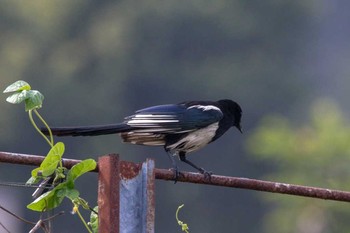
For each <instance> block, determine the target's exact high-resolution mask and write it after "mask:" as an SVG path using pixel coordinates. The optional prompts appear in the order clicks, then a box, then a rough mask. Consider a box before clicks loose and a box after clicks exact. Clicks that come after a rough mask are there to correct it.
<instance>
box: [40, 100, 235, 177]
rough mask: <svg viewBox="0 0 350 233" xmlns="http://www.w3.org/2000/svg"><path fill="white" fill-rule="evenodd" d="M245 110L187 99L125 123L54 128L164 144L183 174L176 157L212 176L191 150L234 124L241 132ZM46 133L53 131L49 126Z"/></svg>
mask: <svg viewBox="0 0 350 233" xmlns="http://www.w3.org/2000/svg"><path fill="white" fill-rule="evenodd" d="M241 116H242V109H241V107H240V106H239V104H237V103H236V102H234V101H232V100H229V99H223V100H219V101H186V102H182V103H179V104H166V105H157V106H153V107H148V108H144V109H141V110H138V111H136V112H135V113H134V114H133V115H131V116H128V117H126V118H125V119H124V121H123V122H122V123H119V124H110V125H96V126H83V127H52V128H51V131H52V134H53V135H56V136H98V135H106V134H117V133H119V134H120V136H121V138H122V140H123V141H124V142H127V143H132V144H138V145H146V146H163V147H164V149H165V151H166V152H167V154H168V156H169V158H170V159H171V161H172V166H173V168H174V171H175V175H174V176H175V180H176V179H177V177H178V175H179V173H178V168H177V164H176V161H175V159H174V157H175V156H178V157H179V159H180V161H182V162H185V163H187V164H188V165H190V166H192V167H193V168H195V169H196V170H198V171H199V172H200V173H202V174H204V175H206V176H208V175H209V176H210V175H211V173H210V172H207V171H206V170H204V169H203V168H201V167H198V166H197V165H195V164H194V163H192V162H191V161H189V160H188V159H187V158H186V155H187V154H188V153H190V152H193V151H196V150H199V149H201V148H203V147H204V146H206V145H207V144H209V143H211V142H213V141H215V140H216V139H218V138H219V137H221V136H222V135H223V134H224V133H225V132H226V131H227V130H228V129H229V128H231V127H232V126H234V127H236V128H237V129H238V130H239V131H240V132H241V133H242V128H241ZM41 130H42V132H43V133H44V134H46V135H47V134H49V132H48V130H47V129H45V128H42V129H41Z"/></svg>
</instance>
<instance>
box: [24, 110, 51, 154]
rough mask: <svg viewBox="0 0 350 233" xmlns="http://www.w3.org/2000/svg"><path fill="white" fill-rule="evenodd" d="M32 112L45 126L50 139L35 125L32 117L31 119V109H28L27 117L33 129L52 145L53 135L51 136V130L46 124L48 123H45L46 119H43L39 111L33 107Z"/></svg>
mask: <svg viewBox="0 0 350 233" xmlns="http://www.w3.org/2000/svg"><path fill="white" fill-rule="evenodd" d="M34 113H35V115H36V116H37V117H38V118H39V119H40V121H41V122H42V123H43V124H44V125H45V127H46V128H47V129H48V131H49V134H50V140H49V139H48V137H46V136H45V134H43V133H42V132H41V130H40V129H39V127H38V126H37V125H36V123H35V121H34V119H33V111H32V110H29V119H30V122H31V123H32V125H33V126H34V128H35V130H36V131H38V133H39V134H40V135H41V136H42V137H43V138H44V139H45V140H46V142H47V143H48V144H49V145H50V146H51V147H53V137H52V132H51V129H50V127H49V126H48V124H47V123H46V121H45V120H44V118H42V117H41V115H40V114H39V112H38V111H37V110H36V109H34Z"/></svg>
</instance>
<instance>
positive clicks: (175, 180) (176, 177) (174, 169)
mask: <svg viewBox="0 0 350 233" xmlns="http://www.w3.org/2000/svg"><path fill="white" fill-rule="evenodd" d="M170 170H172V171H173V172H174V184H176V183H177V180H178V179H179V176H180V172H179V170H178V168H177V167H173V168H170Z"/></svg>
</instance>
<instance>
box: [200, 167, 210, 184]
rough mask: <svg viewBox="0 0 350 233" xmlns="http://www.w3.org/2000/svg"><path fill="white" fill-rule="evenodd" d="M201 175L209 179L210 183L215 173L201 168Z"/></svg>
mask: <svg viewBox="0 0 350 233" xmlns="http://www.w3.org/2000/svg"><path fill="white" fill-rule="evenodd" d="M200 173H202V174H203V175H204V177H205V179H208V180H209V181H210V179H211V175H212V174H213V172H211V171H206V170H204V169H203V168H201V170H200Z"/></svg>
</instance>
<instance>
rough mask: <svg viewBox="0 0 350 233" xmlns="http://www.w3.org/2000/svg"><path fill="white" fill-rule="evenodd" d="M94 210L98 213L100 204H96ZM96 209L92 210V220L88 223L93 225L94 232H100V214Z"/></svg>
mask: <svg viewBox="0 0 350 233" xmlns="http://www.w3.org/2000/svg"><path fill="white" fill-rule="evenodd" d="M94 211H96V212H97V213H98V206H95V208H94ZM94 211H91V214H90V222H89V223H88V224H89V225H90V226H91V228H92V231H93V232H94V233H97V232H98V215H97V214H96V213H95V212H94Z"/></svg>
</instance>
